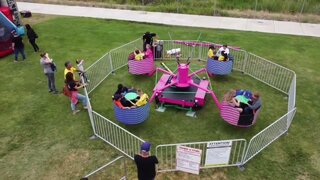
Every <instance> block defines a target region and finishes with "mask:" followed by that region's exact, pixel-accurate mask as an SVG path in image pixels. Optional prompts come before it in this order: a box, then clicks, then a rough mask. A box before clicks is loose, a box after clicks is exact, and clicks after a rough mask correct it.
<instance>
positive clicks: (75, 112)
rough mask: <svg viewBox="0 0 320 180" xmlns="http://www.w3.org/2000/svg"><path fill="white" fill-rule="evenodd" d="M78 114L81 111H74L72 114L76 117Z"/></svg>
mask: <svg viewBox="0 0 320 180" xmlns="http://www.w3.org/2000/svg"><path fill="white" fill-rule="evenodd" d="M78 112H80V110H74V111H73V112H72V114H73V115H75V114H77V113H78Z"/></svg>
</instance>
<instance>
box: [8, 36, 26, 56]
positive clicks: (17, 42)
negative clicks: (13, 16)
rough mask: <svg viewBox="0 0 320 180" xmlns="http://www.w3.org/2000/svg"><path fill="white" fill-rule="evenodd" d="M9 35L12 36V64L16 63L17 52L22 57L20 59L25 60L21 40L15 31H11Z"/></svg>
mask: <svg viewBox="0 0 320 180" xmlns="http://www.w3.org/2000/svg"><path fill="white" fill-rule="evenodd" d="M11 34H12V36H13V38H12V50H13V52H14V62H18V55H19V52H20V53H21V55H22V59H23V60H25V59H26V55H25V53H24V44H23V42H22V38H21V37H20V36H19V35H18V33H17V32H16V30H12V31H11Z"/></svg>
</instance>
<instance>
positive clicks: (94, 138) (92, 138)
mask: <svg viewBox="0 0 320 180" xmlns="http://www.w3.org/2000/svg"><path fill="white" fill-rule="evenodd" d="M89 139H90V140H96V139H98V137H97V136H96V135H92V136H90V137H89Z"/></svg>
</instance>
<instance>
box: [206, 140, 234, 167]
mask: <svg viewBox="0 0 320 180" xmlns="http://www.w3.org/2000/svg"><path fill="white" fill-rule="evenodd" d="M231 147H232V141H212V142H208V144H207V151H206V161H205V166H206V167H208V166H220V165H227V164H229V158H230V153H231Z"/></svg>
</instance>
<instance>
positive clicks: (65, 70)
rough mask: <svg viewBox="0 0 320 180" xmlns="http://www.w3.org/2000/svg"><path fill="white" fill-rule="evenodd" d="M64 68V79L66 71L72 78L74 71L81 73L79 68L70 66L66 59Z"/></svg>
mask: <svg viewBox="0 0 320 180" xmlns="http://www.w3.org/2000/svg"><path fill="white" fill-rule="evenodd" d="M64 66H65V69H64V79H66V75H67V73H69V72H71V73H72V74H73V79H75V75H74V73H75V72H79V73H83V72H82V71H81V70H78V69H76V68H75V67H73V66H72V64H71V62H70V61H67V62H65V63H64Z"/></svg>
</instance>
